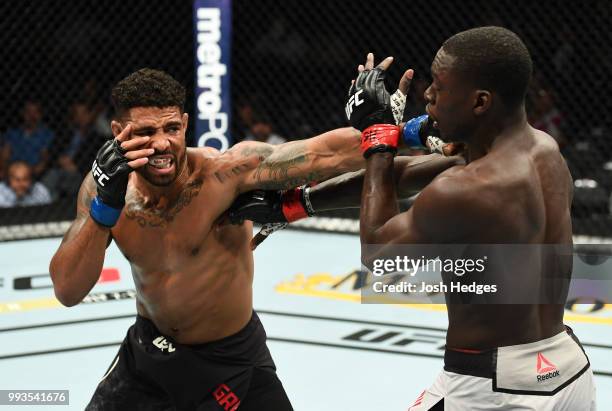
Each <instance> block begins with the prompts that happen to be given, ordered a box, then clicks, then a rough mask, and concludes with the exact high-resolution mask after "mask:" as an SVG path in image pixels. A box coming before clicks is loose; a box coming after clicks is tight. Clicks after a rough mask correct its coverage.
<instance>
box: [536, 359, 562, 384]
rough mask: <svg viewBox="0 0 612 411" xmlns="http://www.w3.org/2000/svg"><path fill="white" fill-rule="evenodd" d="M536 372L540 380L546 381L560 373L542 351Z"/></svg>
mask: <svg viewBox="0 0 612 411" xmlns="http://www.w3.org/2000/svg"><path fill="white" fill-rule="evenodd" d="M536 372H537V373H538V376H537V377H536V378H537V380H538V382H542V381H546V380H548V379H550V378H555V377H558V376H559V375H560V373H559V370H557V367H556V366H555V365H554V364H553V363H551V362H550V361H549V360H548V359H546V357H544V355H542V353H541V352H539V353H538V357H537V363H536Z"/></svg>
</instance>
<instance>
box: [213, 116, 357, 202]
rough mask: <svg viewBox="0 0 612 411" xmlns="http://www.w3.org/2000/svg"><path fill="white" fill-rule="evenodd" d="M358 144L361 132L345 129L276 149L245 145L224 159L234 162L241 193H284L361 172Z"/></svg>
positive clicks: (236, 146) (247, 143) (282, 145)
mask: <svg viewBox="0 0 612 411" xmlns="http://www.w3.org/2000/svg"><path fill="white" fill-rule="evenodd" d="M359 143H360V137H359V132H358V131H357V130H355V129H353V128H350V127H346V128H339V129H336V130H332V131H328V132H326V133H323V134H321V135H319V136H316V137H313V138H309V139H306V140H299V141H292V142H289V143H285V144H280V145H276V146H274V145H270V144H266V143H260V142H255V141H245V142H242V143H239V144H236V145H235V146H234V147H232V148H231V149H230V150H228V151H227V152H226V153H224V154H223V155H222V157H230V158H231V161H230V162H231V164H232V165H233V168H234V169H235V172H234V173H235V174H236V177H237V178H238V179H239V182H238V190H239V192H245V191H249V190H254V189H264V190H284V189H288V188H293V187H297V186H299V185H301V184H305V183H308V182H311V181H321V180H324V179H327V178H329V177H333V176H336V175H339V174H342V173H345V172H347V171H354V170H359V169H360V168H362V167H363V166H364V164H365V163H364V160H363V158H362V157H361V154H360V150H359Z"/></svg>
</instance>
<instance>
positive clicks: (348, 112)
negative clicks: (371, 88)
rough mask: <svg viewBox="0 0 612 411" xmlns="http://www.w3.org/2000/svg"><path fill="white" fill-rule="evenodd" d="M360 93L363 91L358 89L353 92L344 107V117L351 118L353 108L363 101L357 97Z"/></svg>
mask: <svg viewBox="0 0 612 411" xmlns="http://www.w3.org/2000/svg"><path fill="white" fill-rule="evenodd" d="M361 93H363V90H359V91H358V92H356V93H355V94H353V95H352V96H351V98H349V101H348V102H347V103H346V106H345V107H344V110H345V111H346V118H347V119H349V120H350V119H351V114H353V109H354V108H355V107H357V106H359V105H360V104H361V103H363V100H362V99H360V98H359V95H360V94H361Z"/></svg>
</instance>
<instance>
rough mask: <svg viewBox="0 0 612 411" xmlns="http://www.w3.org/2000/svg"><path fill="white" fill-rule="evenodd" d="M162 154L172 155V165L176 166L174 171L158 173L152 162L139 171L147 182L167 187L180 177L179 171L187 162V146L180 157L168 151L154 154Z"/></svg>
mask: <svg viewBox="0 0 612 411" xmlns="http://www.w3.org/2000/svg"><path fill="white" fill-rule="evenodd" d="M162 154H164V155H167V154H170V155H172V167H174V169H173V170H172V172H170V173H168V174H158V173H156V172H155V167H153V166H152V165H151V164H146V165H145V166H144V167H142V168H140V169H138V170H137V172H138V173H139V174H140V175H141V176H142V177H143V178H144V179H145V180H146V181H147V182H149V184H151V185H154V186H157V187H167V186H169V185H172V183H174V181H175V180H176V178H177V177H178V175H179V173H180V172H181V170H182V169H183V166H184V164H185V159H186V158H187V148H186V147H185V150H184V151H183V153H182V155H179V156H178V157H177V156H176V155H174V154H173V153H168V152H166V153H155V154H154V155H162Z"/></svg>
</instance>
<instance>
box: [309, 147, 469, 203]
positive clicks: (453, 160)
mask: <svg viewBox="0 0 612 411" xmlns="http://www.w3.org/2000/svg"><path fill="white" fill-rule="evenodd" d="M460 162H461V160H460V159H459V158H458V157H443V156H441V155H437V154H432V155H427V156H415V157H408V156H401V157H396V158H395V160H394V163H393V173H394V182H395V186H396V190H397V195H398V197H399V198H407V197H410V196H412V195H414V194H415V193H417V192H419V191H420V190H422V189H423V188H425V186H427V184H429V183H430V182H431V181H432V180H433V179H434V178H435V177H436V176H437V175H438V174H440V173H441V172H443V171H444V170H446V169H448V168H450V167H452V166H454V165H457V164H459V163H460ZM364 176H365V170H359V171H355V172H352V173H346V174H342V175H340V176H338V177H334V178H332V179H329V180H326V181H324V182H322V183H320V184H318V185H316V186H315V187H312V188H311V189H310V193H309V194H310V201H311V203H312V206H313V208H314V210H315V211H316V212H319V211H329V210H338V209H343V208H357V207H359V206H360V203H361V191H362V188H363V181H364Z"/></svg>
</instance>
